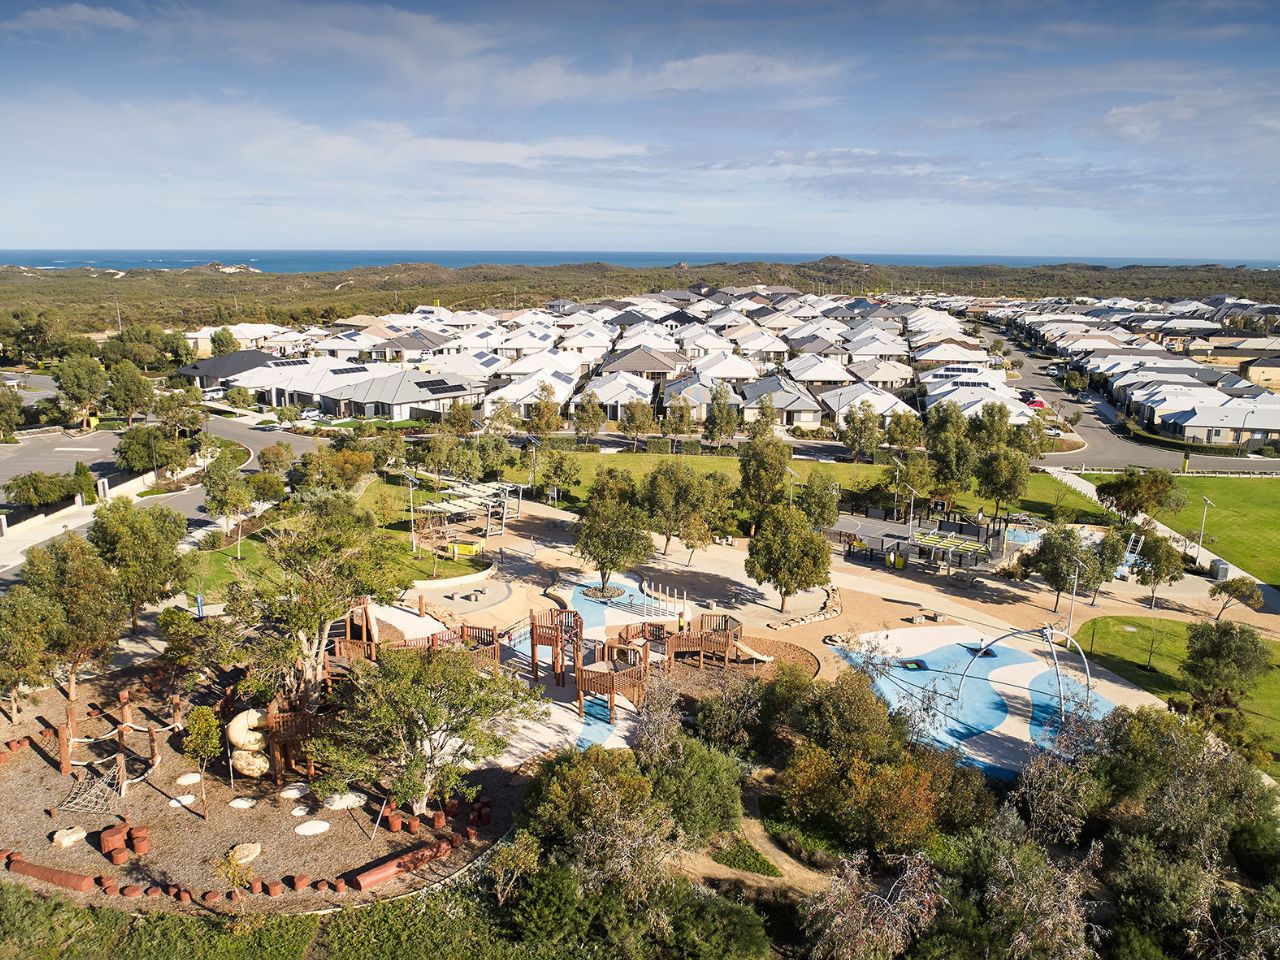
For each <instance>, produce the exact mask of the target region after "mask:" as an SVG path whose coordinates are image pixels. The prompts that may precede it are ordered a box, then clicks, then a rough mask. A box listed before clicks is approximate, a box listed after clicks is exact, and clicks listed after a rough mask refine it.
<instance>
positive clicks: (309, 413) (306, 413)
mask: <svg viewBox="0 0 1280 960" xmlns="http://www.w3.org/2000/svg"><path fill="white" fill-rule="evenodd" d="M299 416H300V417H301V418H302V419H303V420H319V419H320V410H319V408H317V407H304V408H303V410H302V413H301V414H299Z"/></svg>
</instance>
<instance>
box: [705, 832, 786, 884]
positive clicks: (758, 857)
mask: <svg viewBox="0 0 1280 960" xmlns="http://www.w3.org/2000/svg"><path fill="white" fill-rule="evenodd" d="M711 859H712V860H714V861H715V862H716V863H720V864H723V865H724V866H726V867H732V868H733V869H734V870H742V871H744V872H746V873H755V874H759V875H760V876H762V877H780V876H782V871H781V870H779V869H778V868H777V867H775V866H774V865H773V864H772V863H770V862H769V860H768V859H766V858H765V855H764V854H762V853H761V852H760V851H759V850H757V849H756V848H755V847H753V846H752V845H751V841H750V840H748V839H747V838H746V837H744V836H742V835H740V834H734V836H733V839H732V840H730V841H729V842H728V843H725V844H722V845H720V846H718V847H716V849H714V850H713V851H711Z"/></svg>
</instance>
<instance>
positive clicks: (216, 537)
mask: <svg viewBox="0 0 1280 960" xmlns="http://www.w3.org/2000/svg"><path fill="white" fill-rule="evenodd" d="M226 545H227V535H226V534H225V533H223V532H222V531H221V530H218V529H216V528H215V529H213V530H210V531H209V532H208V533H206V534H204V535H203V536H202V537H201V538H200V549H201V550H221V549H222V548H223V547H225V546H226Z"/></svg>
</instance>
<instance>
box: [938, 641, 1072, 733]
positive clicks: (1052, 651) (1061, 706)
mask: <svg viewBox="0 0 1280 960" xmlns="http://www.w3.org/2000/svg"><path fill="white" fill-rule="evenodd" d="M1010 637H1038V638H1040V639H1041V640H1042V641H1044V643H1045V645H1046V646H1048V648H1049V655H1050V656H1051V657H1053V673H1054V676H1055V677H1056V678H1057V681H1058V714H1059V716H1061V717H1062V718H1063V719H1066V716H1067V695H1066V691H1065V690H1064V689H1063V686H1062V664H1061V663H1060V662H1059V661H1058V648H1057V645H1056V644H1055V643H1054V640H1055V639H1061V641H1062V646H1063V648H1064V649H1070V648H1071V647H1075V648H1076V651H1077V652H1078V653H1079V654H1080V662H1081V663H1083V664H1084V705H1085V709H1088V707H1089V698H1090V696H1092V694H1093V674H1092V673H1091V672H1090V670H1089V658H1088V657H1086V656H1085V655H1084V649H1083V648H1082V647H1081V646H1080V644H1078V643H1077V642H1076V639H1075V637H1073V636H1071V635H1070V634H1069V633H1066V632H1064V631H1062V630H1058V629H1056V628H1054V627H1049V626H1044V627H1039V628H1037V629H1033V630H1013V631H1010V632H1009V633H1005V634H1001V635H1000V636H998V637H995V638H993V639H991V640H988V641H986V642H984V643H983V644H982V645H981V646H980V647H978V652H977V653H975V654H974V655H973V657H972V658H970V660H969V662H968V663H967V664H965V667H964V671H963V672H962V673H961V674H960V683H959V684H957V686H956V694H955V699H956V700H959V699H960V695H961V694H962V693H963V692H964V681H965V678H966V677H968V676H969V670H970V668H971V667H972V666H973V665H974V663H976V662H977V660H978V658H979V657H982V656H983V655H985V654H986V652H987V651H988V650H990V649H991V648H992V647H994V646H995V645H996V644H997V643H999V642H1000V641H1001V640H1008V639H1009V638H1010Z"/></svg>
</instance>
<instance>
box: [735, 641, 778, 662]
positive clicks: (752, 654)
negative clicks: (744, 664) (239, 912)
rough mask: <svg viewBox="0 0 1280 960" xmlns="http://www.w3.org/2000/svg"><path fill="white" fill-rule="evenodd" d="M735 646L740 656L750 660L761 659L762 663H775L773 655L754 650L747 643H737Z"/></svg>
mask: <svg viewBox="0 0 1280 960" xmlns="http://www.w3.org/2000/svg"><path fill="white" fill-rule="evenodd" d="M733 646H734V649H735V650H736V651H737V653H738V656H739V657H745V658H746V659H748V660H759V661H760V662H761V663H773V657H766V656H765V655H764V654H763V653H758V652H756V651H755V650H752V649H751V648H750V647H748V646H747V645H746V644H745V643H735V644H734V645H733Z"/></svg>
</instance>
